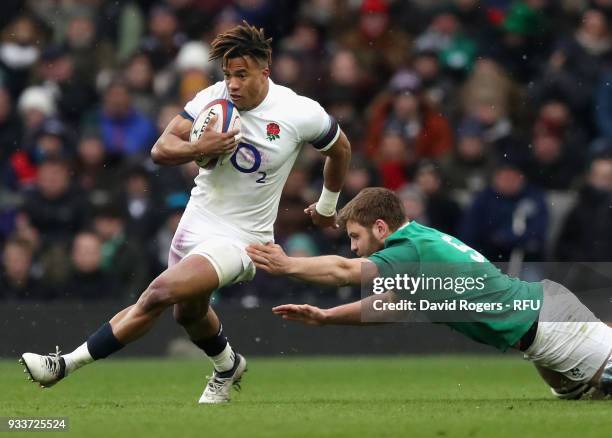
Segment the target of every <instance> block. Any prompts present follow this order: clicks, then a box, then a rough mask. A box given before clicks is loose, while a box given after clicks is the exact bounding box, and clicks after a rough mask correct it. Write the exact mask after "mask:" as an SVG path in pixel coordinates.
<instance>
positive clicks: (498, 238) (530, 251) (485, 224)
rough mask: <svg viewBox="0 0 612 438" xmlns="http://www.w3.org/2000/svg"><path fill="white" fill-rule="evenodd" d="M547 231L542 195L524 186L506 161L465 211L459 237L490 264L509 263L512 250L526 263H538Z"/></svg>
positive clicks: (522, 178)
mask: <svg viewBox="0 0 612 438" xmlns="http://www.w3.org/2000/svg"><path fill="white" fill-rule="evenodd" d="M547 228H548V209H547V207H546V203H545V201H544V194H543V193H542V192H541V191H540V190H538V189H537V188H535V187H532V186H530V185H529V184H528V183H527V181H526V180H525V176H524V174H523V172H522V171H521V170H520V169H519V167H518V166H517V164H516V163H513V162H511V161H507V162H505V163H502V164H501V165H500V166H499V167H498V168H497V169H496V170H495V172H494V173H493V177H492V182H491V185H490V186H489V187H487V188H486V189H485V190H484V191H483V192H481V193H479V194H478V195H476V197H475V198H474V201H473V202H472V204H471V205H470V206H469V207H468V209H467V211H466V212H465V216H464V218H463V222H462V226H461V233H460V236H461V238H462V240H463V241H464V242H465V243H466V244H468V245H470V246H472V247H474V248H478V249H479V251H480V252H481V253H482V254H483V255H484V256H485V257H487V258H488V259H489V260H491V261H494V262H496V261H507V260H509V259H510V255H511V253H512V252H513V251H514V250H520V251H522V252H523V254H524V258H525V260H527V261H541V260H542V258H543V256H544V247H545V243H546V231H547Z"/></svg>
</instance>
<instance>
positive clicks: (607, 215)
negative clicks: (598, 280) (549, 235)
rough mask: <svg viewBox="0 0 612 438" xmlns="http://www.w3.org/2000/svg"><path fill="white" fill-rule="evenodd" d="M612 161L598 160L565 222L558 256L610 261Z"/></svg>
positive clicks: (562, 258)
mask: <svg viewBox="0 0 612 438" xmlns="http://www.w3.org/2000/svg"><path fill="white" fill-rule="evenodd" d="M610 205H612V158H611V157H610V156H601V157H597V158H595V159H594V160H593V161H592V163H591V166H590V169H589V172H588V175H587V181H586V184H585V185H584V187H583V188H582V190H581V191H580V194H579V197H578V202H577V204H576V206H575V207H574V208H573V209H572V210H571V211H570V213H569V215H568V216H567V218H566V219H565V223H564V224H563V227H562V230H561V234H560V235H559V239H558V243H557V247H556V251H555V254H556V257H557V259H559V260H562V261H588V262H596V261H605V262H607V261H610V260H611V257H612V256H611V255H610V248H611V247H612V227H610V224H611V223H612V209H611V208H610Z"/></svg>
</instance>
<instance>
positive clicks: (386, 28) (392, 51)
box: [338, 0, 410, 85]
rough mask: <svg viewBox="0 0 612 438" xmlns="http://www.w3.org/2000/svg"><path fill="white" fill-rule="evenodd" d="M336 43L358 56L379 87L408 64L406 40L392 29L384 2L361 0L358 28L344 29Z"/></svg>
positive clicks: (408, 41) (407, 42)
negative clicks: (345, 30) (344, 31)
mask: <svg viewBox="0 0 612 438" xmlns="http://www.w3.org/2000/svg"><path fill="white" fill-rule="evenodd" d="M338 41H339V43H340V45H341V47H344V48H347V49H349V50H352V51H353V52H354V53H355V54H356V55H357V56H358V58H359V63H360V64H361V65H362V66H364V68H365V70H366V71H367V72H369V73H370V74H371V75H372V80H373V81H374V82H375V83H377V84H379V85H381V84H384V83H385V81H387V80H388V78H390V77H391V75H392V73H393V72H394V71H395V70H397V69H398V68H400V67H402V66H404V65H406V64H407V63H408V52H409V49H410V40H409V39H408V36H407V35H406V34H405V33H404V32H403V31H401V30H399V29H393V28H392V26H391V20H390V17H389V6H388V5H387V3H386V2H385V1H384V0H364V1H363V2H362V3H361V7H360V10H359V25H358V27H357V28H356V29H350V30H348V31H347V32H346V33H344V34H343V35H341V36H340V37H339V39H338Z"/></svg>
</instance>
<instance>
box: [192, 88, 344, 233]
mask: <svg viewBox="0 0 612 438" xmlns="http://www.w3.org/2000/svg"><path fill="white" fill-rule="evenodd" d="M268 82H269V85H270V86H269V91H268V94H267V96H266V97H265V99H264V100H263V102H261V104H259V105H258V106H257V107H256V108H253V109H252V110H249V111H240V118H241V122H242V128H241V132H242V140H241V142H240V144H239V145H238V147H237V149H236V152H235V153H234V154H233V155H232V156H231V158H230V159H226V160H225V162H224V163H223V164H219V163H217V165H216V166H215V167H214V168H213V169H211V170H208V169H200V172H199V174H198V176H197V177H196V178H195V183H196V186H195V187H194V188H193V190H192V191H191V203H192V204H195V206H196V207H198V208H201V209H203V210H204V211H205V212H206V213H207V214H208V215H209V216H210V217H212V218H213V219H215V220H217V221H219V222H220V223H219V225H220V226H221V227H222V226H223V225H229V226H231V227H237V228H238V229H240V230H241V231H245V232H247V233H248V234H250V235H251V236H253V237H255V238H256V239H257V240H258V241H261V242H269V241H272V240H273V238H274V236H273V226H274V221H275V220H276V215H277V212H278V204H279V201H280V197H281V192H282V190H283V186H284V185H285V181H286V180H287V177H288V176H289V172H290V171H291V168H292V167H293V163H294V162H295V160H296V158H297V156H298V153H299V152H300V148H301V147H302V145H303V144H305V143H311V144H312V145H313V146H314V147H315V148H316V149H318V150H319V151H325V150H327V149H329V148H330V147H331V146H332V145H333V144H334V143H335V141H336V140H337V139H338V136H339V135H340V128H339V127H338V123H337V122H336V121H335V120H334V119H333V118H332V117H331V116H330V115H329V114H327V113H326V112H325V110H324V109H323V108H322V107H321V105H319V104H318V103H317V102H315V101H314V100H312V99H309V98H307V97H304V96H299V95H298V94H296V93H295V92H294V91H293V90H291V89H289V88H287V87H283V86H280V85H276V84H274V83H273V82H272V80H270V79H269V80H268ZM214 99H228V100H231V99H230V97H229V93H228V91H227V87H226V85H225V82H223V81H221V82H217V83H216V84H214V85H211V86H210V87H208V88H206V89H204V90H202V91H200V92H199V93H198V94H197V95H196V96H195V97H194V98H193V100H191V101H190V102H188V103H187V105H185V110H184V111H183V113H181V114H182V116H183V117H186V118H189V119H191V120H194V119H195V118H196V117H197V116H198V114H199V113H200V111H201V110H202V109H203V108H204V107H205V106H206V105H207V104H208V103H209V102H210V101H212V100H214Z"/></svg>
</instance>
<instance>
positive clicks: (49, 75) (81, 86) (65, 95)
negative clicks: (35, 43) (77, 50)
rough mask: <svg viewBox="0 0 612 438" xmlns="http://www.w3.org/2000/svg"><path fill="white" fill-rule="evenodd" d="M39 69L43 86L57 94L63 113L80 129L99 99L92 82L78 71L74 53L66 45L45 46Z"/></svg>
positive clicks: (66, 118)
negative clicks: (96, 97) (86, 114)
mask: <svg viewBox="0 0 612 438" xmlns="http://www.w3.org/2000/svg"><path fill="white" fill-rule="evenodd" d="M38 70H39V74H40V76H41V79H42V81H43V82H42V86H43V87H44V88H45V89H46V90H47V91H48V93H49V94H50V95H51V96H53V100H54V102H55V105H56V106H57V109H58V113H59V116H60V117H61V118H62V119H63V120H64V121H65V122H67V123H69V124H70V125H71V126H73V127H74V128H75V129H76V128H77V127H78V125H79V123H80V122H81V118H82V117H83V114H85V112H86V111H87V109H88V108H89V105H90V104H91V102H92V101H94V100H95V91H94V90H93V86H92V84H91V83H88V82H87V81H86V77H84V76H80V75H79V74H78V72H77V71H76V70H75V66H74V60H73V59H72V55H71V54H70V53H69V52H68V51H67V50H66V48H65V47H62V46H49V47H47V48H45V50H43V52H42V54H41V57H40V62H39V68H38Z"/></svg>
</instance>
